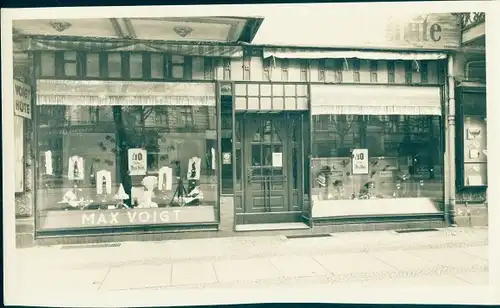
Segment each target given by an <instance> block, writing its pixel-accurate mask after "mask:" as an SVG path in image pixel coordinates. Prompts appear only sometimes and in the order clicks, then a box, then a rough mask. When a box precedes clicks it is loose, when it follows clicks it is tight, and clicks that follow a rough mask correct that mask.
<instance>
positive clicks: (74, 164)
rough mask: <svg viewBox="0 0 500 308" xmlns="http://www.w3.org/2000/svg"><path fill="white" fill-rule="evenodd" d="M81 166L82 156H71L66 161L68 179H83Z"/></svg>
mask: <svg viewBox="0 0 500 308" xmlns="http://www.w3.org/2000/svg"><path fill="white" fill-rule="evenodd" d="M83 166H84V165H83V157H80V156H77V155H74V156H71V157H70V158H69V161H68V179H69V180H80V181H81V180H83V179H84V178H85V176H84V167H83Z"/></svg>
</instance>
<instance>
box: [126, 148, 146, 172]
mask: <svg viewBox="0 0 500 308" xmlns="http://www.w3.org/2000/svg"><path fill="white" fill-rule="evenodd" d="M147 154H148V153H147V151H146V150H143V149H129V150H128V171H129V173H130V175H146V172H147V171H148V163H147V158H148V155H147Z"/></svg>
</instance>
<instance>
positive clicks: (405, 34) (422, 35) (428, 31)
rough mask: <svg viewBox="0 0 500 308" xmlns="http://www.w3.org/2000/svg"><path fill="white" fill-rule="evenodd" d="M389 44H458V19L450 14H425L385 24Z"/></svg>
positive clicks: (428, 45)
mask: <svg viewBox="0 0 500 308" xmlns="http://www.w3.org/2000/svg"><path fill="white" fill-rule="evenodd" d="M387 37H388V40H389V41H390V42H391V44H390V45H394V46H399V47H405V46H407V47H412V48H432V49H449V48H457V47H459V45H460V39H461V35H460V27H459V23H458V19H457V17H456V16H454V15H452V14H427V15H421V16H416V17H415V18H413V19H411V20H409V21H406V22H401V21H398V22H390V23H389V24H388V26H387Z"/></svg>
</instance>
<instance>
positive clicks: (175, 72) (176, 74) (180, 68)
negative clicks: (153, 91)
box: [172, 65, 184, 79]
mask: <svg viewBox="0 0 500 308" xmlns="http://www.w3.org/2000/svg"><path fill="white" fill-rule="evenodd" d="M172 78H177V79H181V78H184V65H172Z"/></svg>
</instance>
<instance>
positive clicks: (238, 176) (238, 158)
mask: <svg viewBox="0 0 500 308" xmlns="http://www.w3.org/2000/svg"><path fill="white" fill-rule="evenodd" d="M241 168H243V166H242V162H241V150H240V149H236V189H238V190H241Z"/></svg>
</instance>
